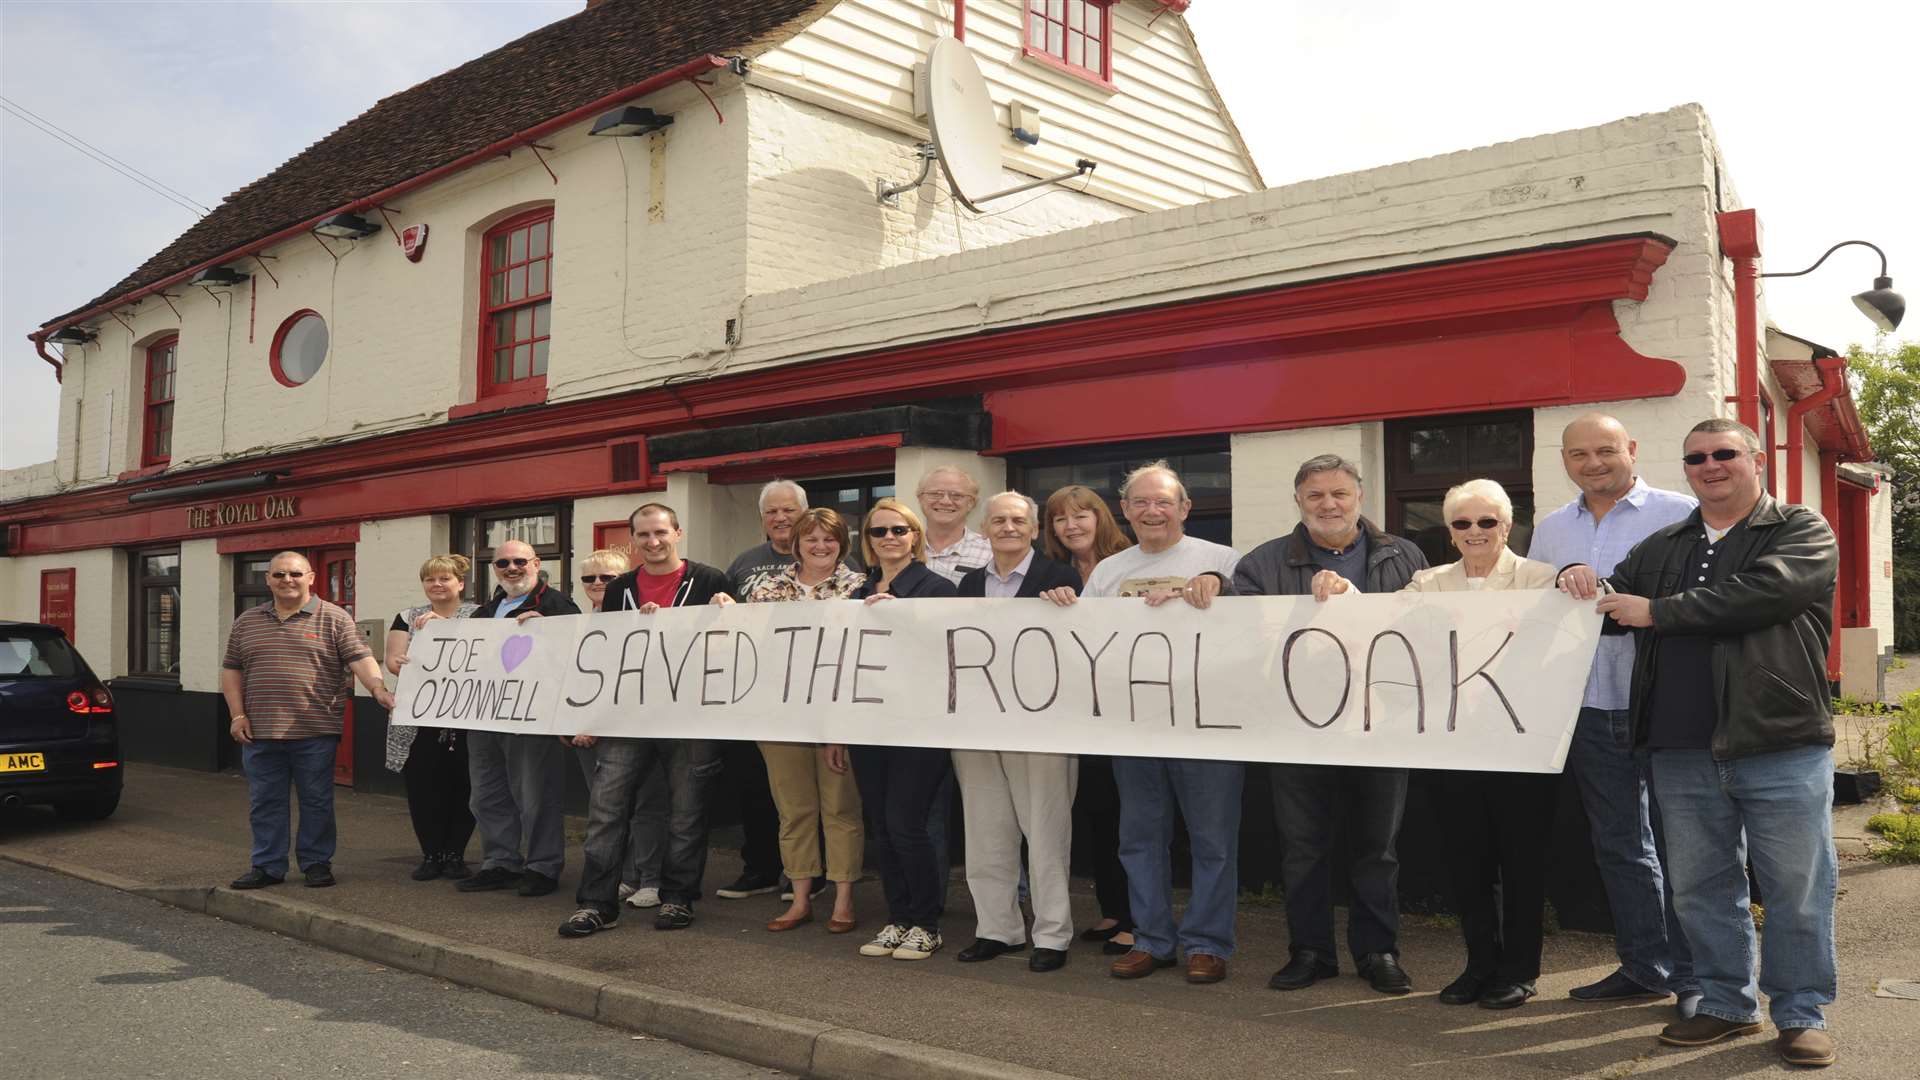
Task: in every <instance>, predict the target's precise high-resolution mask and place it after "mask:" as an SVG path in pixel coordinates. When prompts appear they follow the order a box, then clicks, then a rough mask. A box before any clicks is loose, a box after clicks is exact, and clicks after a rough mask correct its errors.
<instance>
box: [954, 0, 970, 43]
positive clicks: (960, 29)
mask: <svg viewBox="0 0 1920 1080" xmlns="http://www.w3.org/2000/svg"><path fill="white" fill-rule="evenodd" d="M953 36H954V37H955V38H956V39H958V40H960V41H965V40H967V0H953Z"/></svg>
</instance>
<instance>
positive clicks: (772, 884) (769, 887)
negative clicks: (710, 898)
mask: <svg viewBox="0 0 1920 1080" xmlns="http://www.w3.org/2000/svg"><path fill="white" fill-rule="evenodd" d="M779 890H780V875H779V874H766V875H763V874H749V873H742V874H741V875H740V876H739V877H737V878H735V879H733V882H732V884H729V885H723V886H721V887H720V888H718V889H715V890H713V895H715V896H718V897H721V898H722V899H726V900H744V899H746V898H747V897H749V896H759V895H760V894H761V893H770V892H778V891H779Z"/></svg>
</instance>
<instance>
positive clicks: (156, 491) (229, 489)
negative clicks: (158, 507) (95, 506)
mask: <svg viewBox="0 0 1920 1080" xmlns="http://www.w3.org/2000/svg"><path fill="white" fill-rule="evenodd" d="M286 475H287V474H286V473H285V472H280V471H268V472H257V473H251V474H248V475H246V476H232V477H228V478H226V479H224V480H202V481H200V482H199V483H197V484H187V485H184V486H180V487H163V488H148V489H147V490H145V491H136V492H134V493H133V494H131V495H129V496H127V501H128V502H130V503H143V502H158V501H160V500H162V499H189V498H194V497H196V496H201V495H232V494H234V493H235V492H240V491H254V490H257V489H259V488H263V487H272V486H273V485H274V483H275V482H276V481H278V480H279V479H280V478H281V477H283V476H286Z"/></svg>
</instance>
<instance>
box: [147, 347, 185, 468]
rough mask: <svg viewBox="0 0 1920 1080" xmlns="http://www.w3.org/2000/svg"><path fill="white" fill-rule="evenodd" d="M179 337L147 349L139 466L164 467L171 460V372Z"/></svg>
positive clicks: (176, 353)
mask: <svg viewBox="0 0 1920 1080" xmlns="http://www.w3.org/2000/svg"><path fill="white" fill-rule="evenodd" d="M179 351H180V339H179V338H178V337H170V338H165V339H163V340H160V341H156V342H154V343H153V344H152V345H149V346H147V392H146V402H147V408H146V422H145V427H144V428H143V429H142V430H143V433H142V435H141V437H140V465H141V467H142V468H145V467H147V466H150V465H165V464H166V463H167V462H168V460H170V459H171V458H172V457H173V368H174V360H175V357H176V356H177V355H178V353H179Z"/></svg>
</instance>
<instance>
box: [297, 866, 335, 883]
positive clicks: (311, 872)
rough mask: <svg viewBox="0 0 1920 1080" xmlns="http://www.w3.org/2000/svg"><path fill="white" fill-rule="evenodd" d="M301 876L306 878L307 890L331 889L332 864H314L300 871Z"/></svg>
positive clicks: (332, 881)
mask: <svg viewBox="0 0 1920 1080" xmlns="http://www.w3.org/2000/svg"><path fill="white" fill-rule="evenodd" d="M301 876H302V877H304V878H306V881H307V888H309V889H326V888H331V887H332V886H333V884H334V880H333V864H332V863H323V862H317V863H314V864H313V865H312V866H309V867H307V868H306V869H305V870H303V871H301Z"/></svg>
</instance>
